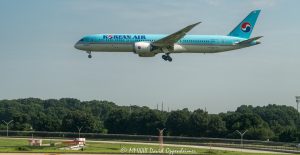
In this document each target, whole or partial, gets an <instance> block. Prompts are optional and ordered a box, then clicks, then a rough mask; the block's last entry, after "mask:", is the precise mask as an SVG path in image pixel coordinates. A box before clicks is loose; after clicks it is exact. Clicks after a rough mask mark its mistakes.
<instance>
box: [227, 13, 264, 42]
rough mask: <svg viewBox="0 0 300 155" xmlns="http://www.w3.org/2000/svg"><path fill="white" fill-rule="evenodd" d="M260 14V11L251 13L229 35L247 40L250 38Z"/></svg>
mask: <svg viewBox="0 0 300 155" xmlns="http://www.w3.org/2000/svg"><path fill="white" fill-rule="evenodd" d="M259 13H260V10H254V11H252V12H250V13H249V15H248V16H247V17H246V18H245V19H244V20H243V21H242V22H241V23H240V24H239V25H237V26H236V27H235V28H234V29H233V30H232V31H231V32H230V33H229V34H228V35H229V36H234V37H240V38H247V39H248V38H250V35H251V33H252V30H253V29H254V26H255V23H256V20H257V17H258V15H259Z"/></svg>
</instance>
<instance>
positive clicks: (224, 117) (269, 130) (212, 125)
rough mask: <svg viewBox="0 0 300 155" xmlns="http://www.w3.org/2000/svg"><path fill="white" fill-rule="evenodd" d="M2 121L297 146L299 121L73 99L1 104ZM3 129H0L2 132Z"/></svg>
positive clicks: (290, 111)
mask: <svg viewBox="0 0 300 155" xmlns="http://www.w3.org/2000/svg"><path fill="white" fill-rule="evenodd" d="M0 120H5V121H9V120H14V122H13V123H12V124H11V125H10V129H12V130H21V131H30V130H35V131H65V132H77V127H81V126H83V128H82V130H81V132H93V133H111V134H136V135H157V134H158V132H157V128H159V129H162V128H166V130H165V135H166V136H190V137H214V138H239V135H238V134H237V133H236V132H235V131H236V130H239V131H244V130H248V132H247V134H245V136H244V137H245V138H246V139H253V140H272V141H282V142H299V141H300V131H299V130H298V129H299V127H300V121H299V120H300V119H299V113H298V112H297V110H296V109H295V108H293V107H290V106H285V105H274V104H269V105H267V106H262V107H261V106H257V107H253V106H251V105H249V106H247V105H242V106H240V107H238V108H237V109H236V110H235V111H229V112H226V113H219V114H209V113H208V112H207V111H205V110H202V109H196V110H194V111H190V110H188V109H186V108H185V109H182V110H175V111H171V112H166V111H160V110H157V109H150V108H149V107H146V106H143V107H140V106H118V105H116V104H115V103H113V102H109V101H97V100H93V101H80V100H78V99H74V98H62V99H59V100H57V99H47V100H41V99H37V98H26V99H14V100H0ZM5 129H6V125H5V124H4V123H1V125H0V130H5Z"/></svg>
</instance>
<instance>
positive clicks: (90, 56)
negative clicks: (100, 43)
mask: <svg viewBox="0 0 300 155" xmlns="http://www.w3.org/2000/svg"><path fill="white" fill-rule="evenodd" d="M86 53H88V54H89V55H88V58H90V59H91V58H92V52H91V51H86Z"/></svg>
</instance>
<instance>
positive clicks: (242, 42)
mask: <svg viewBox="0 0 300 155" xmlns="http://www.w3.org/2000/svg"><path fill="white" fill-rule="evenodd" d="M262 37H263V36H258V37H253V38H250V39H247V40H244V41H241V42H239V43H237V44H238V45H245V44H250V43H251V42H253V41H255V40H258V39H260V38H262Z"/></svg>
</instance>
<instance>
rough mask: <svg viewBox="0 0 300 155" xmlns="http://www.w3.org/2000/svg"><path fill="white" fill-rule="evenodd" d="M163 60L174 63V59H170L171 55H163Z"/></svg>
mask: <svg viewBox="0 0 300 155" xmlns="http://www.w3.org/2000/svg"><path fill="white" fill-rule="evenodd" d="M162 59H164V60H165V61H169V62H171V61H172V58H171V57H170V55H169V53H166V54H164V55H162Z"/></svg>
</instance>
